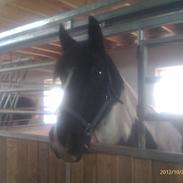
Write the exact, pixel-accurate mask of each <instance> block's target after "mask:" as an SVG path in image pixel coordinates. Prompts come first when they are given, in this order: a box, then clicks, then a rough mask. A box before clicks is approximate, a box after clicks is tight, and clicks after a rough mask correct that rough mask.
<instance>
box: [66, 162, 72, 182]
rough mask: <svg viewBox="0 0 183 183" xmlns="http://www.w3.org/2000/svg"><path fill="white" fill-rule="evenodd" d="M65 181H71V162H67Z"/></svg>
mask: <svg viewBox="0 0 183 183" xmlns="http://www.w3.org/2000/svg"><path fill="white" fill-rule="evenodd" d="M65 179H66V180H65V182H66V183H71V164H70V163H65Z"/></svg>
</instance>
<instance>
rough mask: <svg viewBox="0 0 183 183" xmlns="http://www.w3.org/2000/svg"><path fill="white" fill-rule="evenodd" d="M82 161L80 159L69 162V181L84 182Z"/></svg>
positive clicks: (74, 182)
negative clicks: (75, 161)
mask: <svg viewBox="0 0 183 183" xmlns="http://www.w3.org/2000/svg"><path fill="white" fill-rule="evenodd" d="M83 170H84V161H83V159H81V160H80V161H79V162H77V163H73V164H71V182H72V183H84V180H83V178H84V171H83Z"/></svg>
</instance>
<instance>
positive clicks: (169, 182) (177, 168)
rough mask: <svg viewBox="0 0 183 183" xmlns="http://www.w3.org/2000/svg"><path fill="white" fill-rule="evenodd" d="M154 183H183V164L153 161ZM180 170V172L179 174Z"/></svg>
mask: <svg viewBox="0 0 183 183" xmlns="http://www.w3.org/2000/svg"><path fill="white" fill-rule="evenodd" d="M152 172H153V173H152V174H153V183H154V182H155V183H162V182H166V183H182V182H183V164H182V163H168V162H161V161H153V162H152ZM178 172H179V173H180V174H178Z"/></svg>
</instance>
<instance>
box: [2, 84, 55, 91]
mask: <svg viewBox="0 0 183 183" xmlns="http://www.w3.org/2000/svg"><path fill="white" fill-rule="evenodd" d="M53 86H56V85H53ZM53 86H45V87H32V88H31V87H29V88H28V87H27V88H7V89H2V90H0V93H4V92H6V93H12V92H37V91H45V90H50V89H52V87H53ZM57 86H58V85H57Z"/></svg>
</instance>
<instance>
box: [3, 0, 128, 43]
mask: <svg viewBox="0 0 183 183" xmlns="http://www.w3.org/2000/svg"><path fill="white" fill-rule="evenodd" d="M126 1H127V0H103V1H100V2H97V3H91V4H88V5H85V6H82V7H80V8H77V9H74V10H70V11H67V12H64V13H61V14H59V15H56V16H52V17H50V18H47V19H44V20H40V21H36V22H33V23H30V24H26V25H23V26H20V27H17V28H14V29H11V30H9V31H5V32H2V33H0V39H4V38H7V37H10V36H16V35H17V34H23V33H25V32H28V31H33V30H36V29H38V28H42V27H43V26H44V27H45V26H48V25H51V26H52V25H53V24H58V23H61V21H63V20H67V19H70V18H72V17H75V16H79V15H82V14H85V13H90V12H92V11H95V10H98V9H101V8H105V7H107V6H112V5H114V4H116V3H123V2H126Z"/></svg>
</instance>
